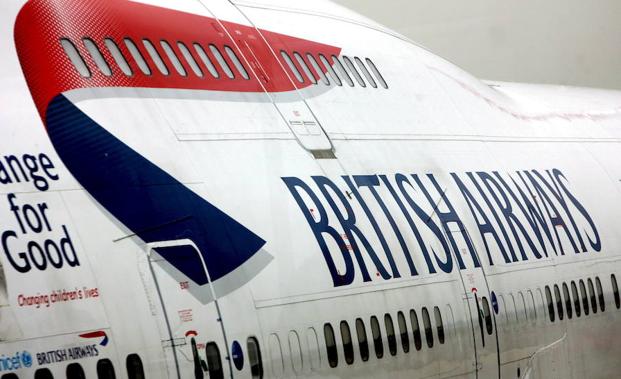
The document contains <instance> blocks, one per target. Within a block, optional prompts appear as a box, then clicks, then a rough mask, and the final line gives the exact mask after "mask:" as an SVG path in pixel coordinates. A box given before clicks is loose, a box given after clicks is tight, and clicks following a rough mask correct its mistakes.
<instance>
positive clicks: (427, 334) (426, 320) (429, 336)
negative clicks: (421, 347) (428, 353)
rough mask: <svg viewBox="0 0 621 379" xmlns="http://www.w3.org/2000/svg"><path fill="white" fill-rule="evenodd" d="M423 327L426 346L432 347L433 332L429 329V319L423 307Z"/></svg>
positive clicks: (427, 312)
mask: <svg viewBox="0 0 621 379" xmlns="http://www.w3.org/2000/svg"><path fill="white" fill-rule="evenodd" d="M422 312H423V327H424V328H425V339H426V340H427V346H428V347H430V348H432V347H433V330H432V329H431V320H430V319H429V311H428V310H427V308H426V307H423V311H422Z"/></svg>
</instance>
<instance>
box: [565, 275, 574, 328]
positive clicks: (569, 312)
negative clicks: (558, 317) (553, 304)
mask: <svg viewBox="0 0 621 379" xmlns="http://www.w3.org/2000/svg"><path fill="white" fill-rule="evenodd" d="M563 299H565V309H567V318H568V319H571V318H572V315H573V312H572V306H571V298H570V297H569V287H567V283H563Z"/></svg>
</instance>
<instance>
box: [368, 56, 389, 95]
mask: <svg viewBox="0 0 621 379" xmlns="http://www.w3.org/2000/svg"><path fill="white" fill-rule="evenodd" d="M366 61H367V64H368V65H369V68H370V69H371V71H373V74H374V75H375V77H376V78H377V80H379V82H380V84H381V85H382V87H384V88H385V89H388V84H387V83H386V81H385V80H384V77H383V76H382V74H380V72H379V70H378V69H377V67H375V63H373V61H371V60H370V59H369V58H367V59H366Z"/></svg>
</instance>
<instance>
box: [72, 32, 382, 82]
mask: <svg viewBox="0 0 621 379" xmlns="http://www.w3.org/2000/svg"><path fill="white" fill-rule="evenodd" d="M123 43H124V44H125V47H126V48H127V51H129V53H130V55H131V57H132V58H133V61H134V63H135V64H136V66H137V67H138V69H139V70H140V71H141V72H142V73H143V74H144V75H151V74H152V69H153V68H152V67H150V66H149V64H148V63H147V61H146V60H145V59H144V57H143V54H142V52H141V50H140V49H139V48H138V45H137V44H136V43H135V42H134V41H133V40H132V39H130V38H125V39H123ZM60 44H61V46H62V47H63V50H64V51H65V54H67V57H68V58H69V60H70V61H71V63H72V64H73V66H74V67H75V68H76V70H77V71H78V72H79V73H80V75H81V76H83V77H85V78H90V77H91V76H92V71H91V68H90V67H89V66H88V65H87V63H86V60H85V59H84V57H82V55H81V54H80V51H79V49H78V48H77V46H76V45H75V44H74V43H73V42H72V41H71V40H69V39H67V38H62V39H61V40H60ZM82 44H83V45H84V47H85V48H86V51H87V52H88V54H89V55H90V58H91V59H92V61H93V62H95V65H96V66H97V69H98V70H99V71H100V72H101V73H102V74H103V75H105V76H112V74H113V71H112V67H111V66H110V64H109V63H108V62H107V61H106V58H105V57H104V54H103V53H102V50H100V48H99V46H97V43H95V41H93V40H92V39H91V38H83V39H82ZM104 45H105V47H106V49H107V52H108V53H109V54H110V56H111V57H112V59H114V61H115V63H116V65H117V66H118V67H119V69H120V70H121V71H122V72H123V74H125V75H126V76H132V75H134V72H133V70H132V68H131V67H130V64H129V61H128V60H127V59H126V57H125V56H124V55H123V53H122V52H121V49H120V48H119V45H118V44H117V43H116V42H115V41H114V40H112V39H111V38H106V39H104ZM142 45H143V47H144V49H145V50H146V52H147V53H148V54H149V57H150V58H151V61H152V62H153V64H154V65H155V68H156V69H157V70H158V71H159V72H160V73H161V74H163V75H170V69H169V67H168V65H167V64H166V63H165V60H164V58H163V57H162V56H161V55H160V53H159V51H158V49H157V48H156V46H155V45H154V44H153V42H151V41H150V40H149V39H146V38H145V39H143V40H142ZM160 47H161V49H162V50H163V51H164V53H165V55H166V57H167V58H168V62H170V63H171V64H172V66H173V67H174V69H175V71H176V72H177V73H178V74H179V75H181V76H188V71H187V69H186V65H187V66H189V67H190V69H191V71H192V72H193V73H194V74H195V75H196V76H198V77H200V78H203V77H204V76H205V73H204V70H203V68H206V69H207V71H208V72H209V74H210V75H211V76H212V77H213V78H216V79H218V78H220V76H221V73H223V74H224V75H226V77H228V78H229V79H235V77H236V74H238V75H241V77H242V78H243V79H245V80H249V79H250V76H249V75H248V71H247V70H246V68H245V67H244V65H243V64H242V62H241V60H240V59H239V58H238V57H237V54H235V51H233V49H232V48H231V47H230V46H227V45H224V48H223V49H224V53H225V54H226V56H227V57H228V59H229V60H230V62H231V63H232V65H233V67H234V69H233V68H231V66H230V65H229V63H228V62H227V60H226V58H225V55H224V54H222V52H221V50H220V49H219V48H218V47H217V46H215V45H214V44H209V46H208V49H205V48H204V47H203V46H202V45H200V44H199V43H193V44H192V45H191V48H192V49H193V50H194V52H192V51H191V48H190V47H188V45H186V44H185V43H183V42H180V41H179V42H177V49H178V51H179V52H181V55H182V59H181V58H180V57H178V55H177V53H176V52H175V50H174V49H173V47H172V45H171V44H170V43H169V42H168V41H165V40H161V41H160ZM194 54H196V56H198V57H199V58H200V62H201V63H202V64H203V66H202V67H201V65H199V63H198V61H197V60H196V59H195V58H194ZM281 55H282V57H283V59H284V60H285V62H287V65H288V66H289V69H290V70H291V72H292V73H293V75H294V77H295V78H296V80H297V81H298V82H300V83H305V82H306V81H307V80H308V81H310V82H311V83H313V84H318V83H319V82H321V83H323V84H325V85H327V86H329V85H330V83H331V81H330V80H332V82H333V83H335V84H337V85H338V86H342V85H343V81H344V82H345V83H347V85H349V86H350V87H353V86H354V81H353V80H352V76H353V77H354V78H355V79H356V82H358V84H359V85H360V86H361V87H366V86H367V85H366V83H367V82H368V83H369V85H371V87H373V88H377V87H378V85H377V83H378V82H379V84H380V85H381V86H382V87H383V88H388V84H387V83H386V81H385V80H384V78H383V76H382V74H380V72H379V70H378V69H377V67H376V66H375V64H374V63H373V61H371V59H369V58H366V65H365V63H364V62H363V61H362V59H360V58H358V57H354V58H353V59H352V58H350V57H347V56H344V57H343V58H342V59H343V62H345V65H343V63H342V62H341V59H340V58H339V57H337V56H336V55H332V57H331V59H332V61H333V62H334V67H335V68H336V70H335V69H334V68H333V67H332V64H330V62H329V60H328V58H326V56H324V55H323V54H319V55H318V58H319V61H320V62H321V65H323V67H325V70H324V69H322V68H321V65H320V64H319V61H318V60H317V58H316V57H315V56H313V55H312V54H310V53H307V54H306V59H304V57H303V56H302V55H301V54H300V53H298V52H294V53H293V56H294V58H295V60H296V62H297V65H296V63H295V62H294V61H293V60H292V59H291V57H290V56H289V54H288V53H287V52H286V51H284V50H283V51H281ZM214 60H215V62H216V63H217V67H216V64H214V63H213V61H214ZM182 61H183V63H182ZM354 62H355V64H354ZM298 65H299V67H300V69H298ZM345 66H347V69H345ZM367 66H368V68H367ZM369 69H370V71H369ZM324 71H325V72H327V73H328V75H329V76H330V79H328V76H327V75H326V74H325V73H324ZM337 71H338V73H337ZM371 72H372V74H371ZM361 73H362V75H361ZM350 74H351V75H350ZM362 76H364V78H365V79H366V82H365V79H363V77H362Z"/></svg>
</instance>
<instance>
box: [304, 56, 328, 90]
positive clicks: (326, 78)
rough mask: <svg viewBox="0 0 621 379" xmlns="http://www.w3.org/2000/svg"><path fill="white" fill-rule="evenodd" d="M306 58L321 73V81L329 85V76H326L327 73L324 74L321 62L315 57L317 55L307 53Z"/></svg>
mask: <svg viewBox="0 0 621 379" xmlns="http://www.w3.org/2000/svg"><path fill="white" fill-rule="evenodd" d="M306 58H307V59H308V61H309V62H310V64H311V66H313V69H315V72H316V73H317V74H318V75H319V78H320V79H321V82H322V83H323V84H325V85H327V86H329V85H330V81H329V80H328V77H326V74H324V72H323V70H322V69H321V67H320V66H319V63H317V60H316V59H315V57H313V56H312V54H310V53H309V54H306Z"/></svg>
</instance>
